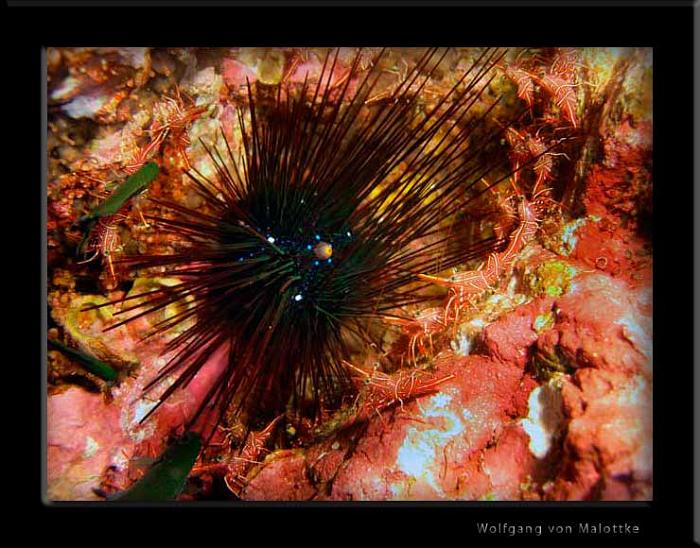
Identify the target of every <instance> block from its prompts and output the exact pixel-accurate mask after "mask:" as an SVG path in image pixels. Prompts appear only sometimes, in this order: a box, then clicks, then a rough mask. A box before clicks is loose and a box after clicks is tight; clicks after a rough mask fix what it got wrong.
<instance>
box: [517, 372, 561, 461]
mask: <svg viewBox="0 0 700 548" xmlns="http://www.w3.org/2000/svg"><path fill="white" fill-rule="evenodd" d="M563 420H564V414H563V411H562V398H561V393H560V391H559V390H558V389H556V388H554V387H552V386H550V385H544V386H538V387H537V388H535V389H534V390H533V391H532V392H530V397H529V398H528V415H527V417H526V418H524V419H522V420H521V421H520V425H521V427H522V429H523V430H524V431H525V433H527V435H528V436H529V437H530V443H529V447H530V452H531V453H532V454H533V455H535V456H536V457H537V458H538V459H541V458H544V457H545V456H546V455H547V453H548V452H549V450H550V448H551V446H552V440H553V439H554V438H555V437H556V436H557V434H558V433H559V432H560V431H561V427H562V423H563Z"/></svg>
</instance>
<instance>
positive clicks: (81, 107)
mask: <svg viewBox="0 0 700 548" xmlns="http://www.w3.org/2000/svg"><path fill="white" fill-rule="evenodd" d="M108 99H109V98H108V97H107V96H106V95H97V96H95V97H90V96H89V95H81V96H80V97H76V98H75V99H73V100H72V101H71V102H70V103H67V104H65V105H64V106H63V110H64V111H65V113H66V114H68V116H70V117H71V118H90V117H92V116H94V115H95V114H97V112H98V111H99V110H100V109H101V108H102V107H103V106H104V105H105V104H106V103H107V101H108Z"/></svg>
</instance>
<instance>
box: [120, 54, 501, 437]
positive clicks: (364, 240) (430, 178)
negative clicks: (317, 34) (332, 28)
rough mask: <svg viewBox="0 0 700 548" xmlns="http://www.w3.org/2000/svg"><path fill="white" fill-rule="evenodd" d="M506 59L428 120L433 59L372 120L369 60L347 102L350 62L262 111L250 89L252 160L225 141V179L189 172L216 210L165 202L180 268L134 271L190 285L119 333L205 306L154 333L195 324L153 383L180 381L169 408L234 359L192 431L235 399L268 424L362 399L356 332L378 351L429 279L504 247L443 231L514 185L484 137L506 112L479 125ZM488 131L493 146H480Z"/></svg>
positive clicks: (328, 65) (161, 258) (448, 97)
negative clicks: (290, 411) (207, 373)
mask: <svg viewBox="0 0 700 548" xmlns="http://www.w3.org/2000/svg"><path fill="white" fill-rule="evenodd" d="M503 53H504V52H498V51H497V50H485V51H484V52H483V54H482V55H481V56H480V57H479V58H478V59H477V60H476V61H475V62H474V64H473V65H472V67H470V69H469V70H467V71H466V72H465V73H464V75H463V76H462V78H461V79H460V80H459V81H458V82H457V83H456V84H455V85H454V87H453V88H452V89H451V90H450V91H449V92H448V93H446V94H445V95H444V96H443V97H442V98H441V99H440V100H439V101H438V103H437V105H436V106H435V107H434V108H432V109H431V110H430V111H429V112H422V111H421V109H420V108H418V99H419V97H420V94H421V92H422V89H423V88H424V86H426V85H427V83H428V82H429V81H430V79H431V77H432V74H433V72H434V71H435V70H436V69H437V67H438V65H439V64H440V62H441V61H442V59H443V57H444V55H443V56H438V54H437V51H436V50H429V51H427V52H426V53H425V55H424V56H423V57H422V58H421V59H420V60H419V61H418V63H417V65H416V67H415V68H414V69H413V70H412V71H411V72H410V73H409V74H408V75H407V76H406V78H405V80H404V81H403V82H401V84H400V85H399V86H398V87H397V88H396V89H395V90H394V92H393V94H392V95H391V96H390V97H388V98H387V99H386V100H385V101H383V102H380V103H378V104H377V105H375V106H374V108H373V109H368V108H367V107H366V106H365V104H366V103H367V101H368V99H369V98H370V97H371V95H372V92H373V90H374V89H375V86H376V84H377V81H378V79H379V71H378V70H377V69H376V60H375V66H374V68H372V69H370V70H368V71H367V73H366V74H365V76H364V78H362V79H361V80H360V82H359V83H357V82H355V80H356V76H357V74H358V69H359V61H360V55H359V54H358V55H357V57H356V58H355V60H354V62H353V64H352V68H351V71H350V75H349V76H348V78H347V80H346V81H345V83H344V84H343V85H342V87H341V89H340V90H338V89H337V87H335V88H334V87H333V86H332V85H331V81H332V74H333V72H334V68H335V65H336V63H337V59H338V53H337V52H336V54H335V55H334V56H330V55H329V56H327V57H326V60H325V62H324V65H323V69H322V72H321V76H320V77H319V79H318V82H317V83H316V85H315V86H311V85H310V84H309V82H308V80H305V81H304V83H303V85H301V89H300V90H296V91H294V90H292V89H291V88H287V89H284V90H283V89H282V87H280V88H279V89H278V90H277V95H276V100H275V101H274V104H272V105H266V106H265V107H264V108H263V107H262V106H260V105H258V104H257V103H256V98H255V95H254V93H253V90H252V87H251V86H250V85H248V110H247V114H248V118H249V120H248V121H246V113H245V112H243V111H242V110H240V111H239V115H238V116H239V124H240V128H241V130H242V131H241V132H242V136H243V139H242V144H243V154H242V158H241V159H239V160H238V161H237V160H236V159H235V154H234V153H233V152H232V150H231V147H230V146H229V142H228V140H227V139H226V138H225V137H224V138H225V140H226V150H218V149H217V148H215V147H214V146H208V145H207V144H206V143H204V145H205V147H206V149H207V152H208V153H209V156H210V158H211V162H212V164H213V166H214V167H215V172H216V174H215V176H211V177H207V176H205V175H203V174H202V173H200V172H199V171H197V170H194V169H193V170H192V171H191V172H189V173H188V175H189V177H190V180H191V181H192V183H193V185H194V188H195V189H196V190H197V191H198V193H199V194H200V196H201V197H202V198H203V200H204V203H205V208H203V209H204V210H203V211H198V210H193V209H190V208H187V207H184V206H182V205H179V204H176V203H170V202H158V201H157V200H154V201H156V202H157V203H158V204H159V205H160V206H161V207H162V208H163V209H164V210H166V211H169V212H170V214H169V215H163V216H149V220H151V221H153V222H154V223H155V225H156V226H157V227H158V228H159V229H160V230H163V231H171V232H175V233H176V234H177V238H178V246H177V248H176V249H175V251H174V252H173V253H171V254H168V255H142V256H138V257H131V258H127V259H126V261H127V262H129V263H130V264H131V266H132V268H134V269H154V268H161V269H162V268H163V267H165V268H166V269H167V271H168V273H169V275H174V276H177V277H179V278H180V279H181V280H182V281H181V282H180V283H179V284H178V285H176V286H175V287H171V288H168V290H167V291H163V292H151V293H149V294H147V295H143V294H142V295H137V296H136V297H137V298H139V300H138V301H137V304H134V305H132V306H129V305H128V304H127V305H126V306H125V307H124V308H123V309H122V311H121V313H129V312H133V314H131V315H130V316H129V317H128V318H127V319H126V320H124V321H123V322H120V323H118V324H116V325H115V326H113V327H117V326H118V325H122V324H123V323H126V322H128V321H131V320H133V319H134V318H136V317H140V316H143V315H147V314H150V313H152V312H155V311H157V310H160V309H162V308H164V307H166V306H167V305H169V304H172V303H173V302H183V303H184V302H185V301H187V300H192V301H193V302H192V303H191V304H190V305H189V306H188V307H187V308H186V309H185V310H184V311H183V312H181V313H179V314H178V315H176V316H174V317H170V318H167V319H165V320H163V321H161V322H160V323H158V324H156V325H155V326H154V331H153V333H152V334H157V333H163V332H166V331H168V330H169V329H171V328H173V327H175V326H177V325H179V324H182V322H185V321H187V320H190V321H191V320H194V321H193V322H192V324H191V326H189V327H187V329H185V330H184V331H182V332H181V333H180V334H179V335H177V336H175V337H174V338H173V339H171V340H170V341H169V343H168V344H167V347H166V351H167V352H173V353H174V354H173V357H172V358H171V359H170V361H169V362H168V364H167V365H166V366H165V367H164V369H162V370H161V372H160V373H159V375H158V376H157V377H156V378H155V379H154V380H153V381H152V382H151V383H150V384H149V388H152V387H155V386H157V385H158V384H159V383H160V381H162V380H163V379H164V378H166V377H168V376H170V375H171V374H176V375H177V376H176V378H175V380H174V382H172V384H170V386H168V388H167V389H165V391H164V392H163V393H162V394H161V396H160V402H163V401H165V400H166V399H167V398H168V397H169V396H170V395H171V394H172V393H173V392H174V391H175V390H177V389H179V388H181V387H183V386H186V385H187V384H188V383H189V382H190V381H191V380H192V379H193V378H194V376H195V375H196V374H197V373H198V372H199V371H200V369H201V368H202V366H203V365H204V364H205V363H206V361H207V360H208V359H209V357H210V355H211V353H212V352H213V351H214V350H216V349H218V348H220V347H221V346H222V345H224V346H226V347H227V348H228V362H227V365H226V369H225V371H224V373H223V374H222V375H221V376H220V377H219V379H218V382H216V383H215V384H214V385H213V386H212V388H211V390H210V391H209V393H208V394H207V395H206V396H205V397H204V398H203V400H202V402H201V405H200V407H199V410H198V412H197V413H196V414H195V416H194V418H193V419H192V421H191V424H190V426H191V425H192V424H193V423H195V422H196V421H197V420H198V419H199V418H202V417H204V416H206V415H208V412H207V413H205V414H204V415H203V412H204V410H205V409H206V408H207V407H209V410H210V411H212V412H214V413H215V420H214V423H216V422H218V421H219V420H220V419H221V417H222V415H223V413H224V412H225V411H226V410H227V409H229V408H230V406H231V404H232V403H233V402H234V401H236V403H237V406H238V407H237V409H238V410H240V409H244V410H246V411H248V412H249V413H250V414H256V413H257V412H262V413H263V414H265V415H268V416H271V415H275V414H279V413H281V412H284V411H285V409H286V408H287V406H288V405H289V404H290V403H291V405H292V406H293V407H294V408H295V409H297V410H298V411H301V412H302V413H305V414H310V415H313V414H315V413H317V412H318V410H319V407H320V406H321V405H334V404H337V403H338V398H339V397H340V396H341V395H342V394H344V393H345V392H346V391H347V390H348V389H349V388H350V387H351V384H350V381H349V377H348V373H347V372H346V370H345V369H344V367H343V366H342V362H343V360H346V359H348V358H349V357H350V356H349V353H350V348H349V344H348V337H349V336H350V335H351V334H352V335H354V337H356V338H358V339H359V340H362V341H365V342H368V343H376V342H377V341H374V340H373V334H372V330H371V328H370V326H371V322H372V321H376V320H378V319H381V317H382V316H385V315H388V314H393V315H400V314H401V313H400V308H401V307H404V306H406V305H410V304H416V303H420V302H424V301H427V300H429V299H430V297H429V296H428V295H426V293H425V291H424V289H425V284H423V283H418V282H417V281H416V280H417V274H421V273H424V272H426V271H428V270H430V269H436V268H439V269H445V268H449V267H452V266H456V265H458V264H460V263H464V262H465V261H467V260H470V259H473V258H476V257H480V256H484V255H485V254H487V253H488V252H490V251H492V250H493V249H494V248H495V247H496V246H497V245H498V244H499V242H497V241H495V240H494V239H486V240H483V241H480V242H471V241H468V240H467V239H466V238H464V237H462V236H460V234H459V233H458V232H455V231H452V232H450V231H447V230H446V229H445V226H444V225H445V221H446V220H447V219H450V218H451V217H452V216H453V215H454V214H455V213H457V212H458V211H459V210H460V209H462V208H464V207H465V205H466V204H468V202H469V201H470V200H471V199H474V198H475V197H476V196H477V195H478V194H479V193H481V192H483V191H484V187H483V185H482V187H479V188H481V190H479V191H477V190H476V188H477V186H476V185H477V183H479V181H481V180H483V178H484V177H485V176H487V175H491V176H492V181H493V184H497V183H498V182H500V180H502V179H503V178H504V177H506V176H507V174H506V175H502V174H503V173H504V172H507V168H506V164H507V159H506V158H505V157H504V156H502V155H501V156H496V157H491V156H489V155H488V154H486V151H487V149H488V147H492V146H494V143H497V142H498V139H499V138H500V136H501V130H499V129H498V128H496V129H492V130H490V129H488V128H487V126H486V124H485V120H486V119H487V117H488V114H489V113H490V112H491V109H492V108H493V107H494V106H495V104H496V102H497V101H493V103H492V104H491V106H490V107H489V108H488V109H486V111H485V112H482V113H481V114H480V115H478V116H476V115H473V114H472V113H471V107H472V106H473V105H474V104H475V102H476V101H478V100H479V99H480V98H481V97H482V92H483V91H484V89H486V87H487V86H488V84H489V82H490V79H488V78H487V76H488V75H489V73H490V72H491V71H492V69H493V67H494V66H495V65H496V63H497V62H498V61H499V60H500V59H501V58H502V56H503ZM436 58H437V59H436ZM353 82H355V84H354V85H356V89H355V91H354V92H350V89H351V83H353ZM283 91H284V94H283V93H282V92H283ZM477 129H478V130H480V131H482V132H483V133H482V134H479V142H478V143H475V142H473V141H474V136H475V135H476V133H475V131H476V130H477ZM485 158H487V159H486V160H485ZM488 158H490V159H488ZM504 170H505V171H504ZM494 173H498V174H499V176H500V177H501V179H495V178H494V177H493V174H494ZM319 243H325V244H327V245H328V246H329V248H332V255H331V256H330V257H329V258H328V259H325V258H324V259H323V260H321V258H319V256H318V254H317V252H316V247H315V246H316V245H318V244H319ZM144 299H145V302H144ZM154 410H155V409H154ZM205 422H206V421H205Z"/></svg>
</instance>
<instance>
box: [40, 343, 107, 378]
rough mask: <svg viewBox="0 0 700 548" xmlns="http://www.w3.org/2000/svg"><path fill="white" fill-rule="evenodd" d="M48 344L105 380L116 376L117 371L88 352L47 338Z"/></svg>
mask: <svg viewBox="0 0 700 548" xmlns="http://www.w3.org/2000/svg"><path fill="white" fill-rule="evenodd" d="M49 345H50V346H54V347H55V348H56V349H57V350H59V351H60V352H62V353H63V354H65V355H66V356H68V357H70V358H73V359H74V360H76V361H77V362H78V363H80V364H81V365H82V366H83V367H85V369H87V370H88V371H90V373H93V374H95V375H97V376H98V377H100V378H101V379H104V380H106V381H114V380H116V378H117V376H118V373H117V372H116V371H115V370H114V369H113V368H112V367H110V366H109V365H107V364H106V363H104V362H102V361H100V360H98V359H97V358H93V357H92V356H89V355H88V354H85V353H83V352H80V351H79V350H75V349H74V348H69V347H68V346H66V345H64V344H62V343H60V342H58V341H54V340H51V339H49Z"/></svg>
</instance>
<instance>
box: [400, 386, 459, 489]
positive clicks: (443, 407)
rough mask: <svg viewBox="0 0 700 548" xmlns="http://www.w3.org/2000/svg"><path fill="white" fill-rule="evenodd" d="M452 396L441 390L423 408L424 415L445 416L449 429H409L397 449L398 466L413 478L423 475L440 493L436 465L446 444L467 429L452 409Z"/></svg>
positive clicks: (424, 479)
mask: <svg viewBox="0 0 700 548" xmlns="http://www.w3.org/2000/svg"><path fill="white" fill-rule="evenodd" d="M451 401H452V396H451V395H449V394H446V393H440V394H436V395H434V396H432V397H431V398H429V399H428V401H427V405H426V406H425V407H424V409H423V416H425V417H438V418H443V419H444V421H445V422H446V423H447V428H445V429H443V430H440V429H437V428H432V429H429V430H418V429H416V428H410V429H409V430H408V432H407V433H406V437H405V438H404V442H403V445H402V446H401V447H400V449H399V451H398V456H397V461H396V464H397V466H398V467H399V469H400V470H401V471H402V472H404V473H406V474H408V475H409V476H411V477H413V478H420V479H422V480H423V481H425V482H426V483H427V484H428V485H430V486H431V487H432V488H433V489H434V490H435V491H436V492H437V493H438V494H440V495H444V493H443V491H442V489H441V488H440V486H439V485H438V484H437V482H436V480H435V474H434V471H433V468H434V466H435V462H437V461H438V460H439V457H440V458H441V457H442V451H443V450H444V447H445V445H446V444H447V443H448V442H449V441H450V440H452V439H454V438H455V437H456V436H458V435H460V434H461V433H462V432H463V430H464V424H463V423H462V421H461V420H460V418H459V416H458V415H457V414H456V413H454V411H452V410H450V408H449V404H450V403H451Z"/></svg>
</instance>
